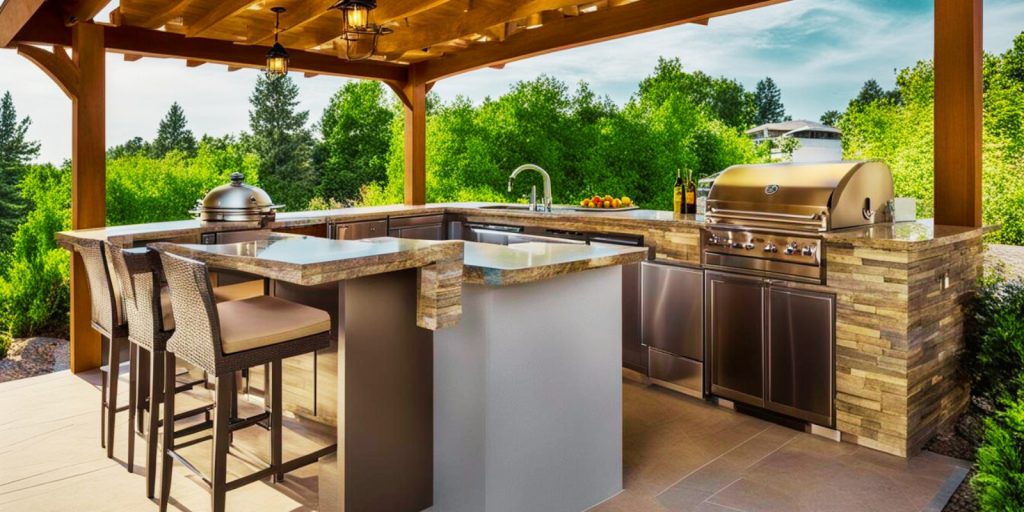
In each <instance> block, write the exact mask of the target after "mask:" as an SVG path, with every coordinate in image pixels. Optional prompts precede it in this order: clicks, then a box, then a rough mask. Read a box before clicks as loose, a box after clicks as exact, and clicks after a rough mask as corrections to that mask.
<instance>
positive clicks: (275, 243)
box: [150, 234, 462, 286]
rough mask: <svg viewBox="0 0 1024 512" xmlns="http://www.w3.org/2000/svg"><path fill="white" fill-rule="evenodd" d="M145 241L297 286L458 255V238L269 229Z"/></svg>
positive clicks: (358, 275)
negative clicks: (251, 234)
mask: <svg viewBox="0 0 1024 512" xmlns="http://www.w3.org/2000/svg"><path fill="white" fill-rule="evenodd" d="M150 246H151V247H153V248H155V249H160V250H164V251H167V252H169V253H172V254H177V255H181V256H185V257H187V258H192V259H195V260H198V261H202V262H204V263H207V264H209V265H210V266H212V267H215V268H220V269H228V270H237V271H240V272H246V273H249V274H254V275H258V276H261V277H266V278H269V279H277V280H280V281H286V282H289V283H293V284H297V285H302V286H314V285H318V284H325V283H330V282H336V281H342V280H346V279H354V278H358V277H363V276H367V275H373V274H380V273H384V272H391V271H394V270H403V269H407V268H417V267H421V266H425V265H426V264H429V263H431V262H434V261H439V260H446V259H452V258H456V257H457V258H459V259H461V258H462V242H460V241H451V242H446V241H441V242H438V241H427V240H410V239H401V238H389V237H385V238H369V239H366V240H328V239H326V238H317V237H307V236H296V235H280V234H273V235H270V236H269V238H266V239H262V240H254V241H248V242H236V243H230V244H217V245H199V244H174V243H167V242H158V243H154V244H151V245H150Z"/></svg>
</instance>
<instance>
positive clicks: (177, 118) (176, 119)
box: [150, 101, 196, 158]
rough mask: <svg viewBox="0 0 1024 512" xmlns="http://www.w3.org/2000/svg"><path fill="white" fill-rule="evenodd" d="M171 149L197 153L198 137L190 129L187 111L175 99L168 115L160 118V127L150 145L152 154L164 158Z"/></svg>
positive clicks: (189, 153) (188, 153)
mask: <svg viewBox="0 0 1024 512" xmlns="http://www.w3.org/2000/svg"><path fill="white" fill-rule="evenodd" d="M171 151H181V152H183V153H185V154H186V155H188V156H195V154H196V137H195V136H194V135H192V130H189V129H188V120H186V119H185V111H184V110H183V109H182V108H181V105H178V102H177V101H175V102H174V103H172V104H171V108H170V110H168V111H167V115H165V116H164V118H163V119H161V120H160V128H159V129H158V130H157V133H156V138H155V139H153V144H152V145H151V146H150V154H152V155H153V156H155V157H156V158H162V157H163V156H164V155H166V154H167V153H169V152H171Z"/></svg>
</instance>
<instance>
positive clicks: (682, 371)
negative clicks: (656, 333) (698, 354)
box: [648, 348, 704, 398]
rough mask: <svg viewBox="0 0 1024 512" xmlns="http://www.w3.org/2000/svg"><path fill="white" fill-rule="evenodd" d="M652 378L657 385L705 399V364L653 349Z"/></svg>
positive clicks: (650, 352) (651, 352) (651, 359)
mask: <svg viewBox="0 0 1024 512" xmlns="http://www.w3.org/2000/svg"><path fill="white" fill-rule="evenodd" d="M648 357H649V358H650V361H649V364H650V376H651V379H652V380H653V381H654V383H655V384H658V385H660V386H664V387H667V388H669V389H672V390H675V391H679V392H681V393H686V394H687V395H691V396H695V397H697V398H703V396H704V363H702V362H700V361H694V360H693V359H687V358H685V357H679V356H675V355H672V354H669V353H668V352H662V351H661V350H658V349H655V348H651V349H650V350H649V352H648Z"/></svg>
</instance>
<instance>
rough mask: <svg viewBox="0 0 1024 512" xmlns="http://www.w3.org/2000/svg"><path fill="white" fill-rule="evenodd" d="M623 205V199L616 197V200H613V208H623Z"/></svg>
mask: <svg viewBox="0 0 1024 512" xmlns="http://www.w3.org/2000/svg"><path fill="white" fill-rule="evenodd" d="M621 207H622V201H619V200H618V199H615V200H613V201H612V208H621Z"/></svg>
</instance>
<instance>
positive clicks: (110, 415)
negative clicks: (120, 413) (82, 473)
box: [107, 338, 121, 459]
mask: <svg viewBox="0 0 1024 512" xmlns="http://www.w3.org/2000/svg"><path fill="white" fill-rule="evenodd" d="M118 345H119V344H118V343H117V340H116V339H113V338H112V339H111V340H110V364H109V370H108V371H107V458H108V459H113V458H114V430H115V429H114V423H115V420H116V418H117V381H118V377H119V376H120V369H121V347H119V346H118Z"/></svg>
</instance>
